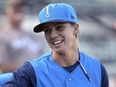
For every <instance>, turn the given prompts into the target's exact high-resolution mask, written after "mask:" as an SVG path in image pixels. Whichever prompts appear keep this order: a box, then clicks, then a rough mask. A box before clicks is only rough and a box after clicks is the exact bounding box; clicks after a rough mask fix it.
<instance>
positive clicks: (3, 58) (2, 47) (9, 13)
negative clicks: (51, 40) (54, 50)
mask: <svg viewBox="0 0 116 87" xmlns="http://www.w3.org/2000/svg"><path fill="white" fill-rule="evenodd" d="M27 5H28V3H24V2H23V1H22V0H8V2H7V4H6V9H5V15H6V23H5V24H4V25H3V26H2V28H1V29H0V71H1V73H7V72H12V71H14V70H15V69H16V68H17V67H19V66H20V65H22V64H23V63H24V62H25V61H27V60H31V59H33V58H34V57H37V56H39V55H41V54H43V53H44V50H43V49H42V46H43V45H42V44H41V43H40V41H41V37H39V38H37V37H36V36H35V35H33V34H32V33H30V32H27V31H26V30H24V29H23V28H22V22H23V19H24V17H25V11H26V10H27ZM41 42H42V41H41Z"/></svg>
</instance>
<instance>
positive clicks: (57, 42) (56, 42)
mask: <svg viewBox="0 0 116 87" xmlns="http://www.w3.org/2000/svg"><path fill="white" fill-rule="evenodd" d="M61 42H62V41H55V42H53V44H54V45H56V44H59V43H61Z"/></svg>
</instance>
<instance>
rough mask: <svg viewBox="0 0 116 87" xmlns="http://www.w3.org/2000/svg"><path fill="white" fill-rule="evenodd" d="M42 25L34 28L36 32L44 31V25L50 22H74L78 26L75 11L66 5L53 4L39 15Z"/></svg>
mask: <svg viewBox="0 0 116 87" xmlns="http://www.w3.org/2000/svg"><path fill="white" fill-rule="evenodd" d="M39 21H40V24H38V25H36V26H35V27H34V32H36V33H37V32H41V31H43V25H44V24H45V23H48V22H72V23H76V24H78V18H77V14H76V11H75V9H74V8H73V7H72V6H71V5H69V4H65V3H53V4H49V5H47V6H46V7H44V8H43V9H42V10H41V11H40V13H39Z"/></svg>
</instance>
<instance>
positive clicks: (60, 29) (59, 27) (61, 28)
mask: <svg viewBox="0 0 116 87" xmlns="http://www.w3.org/2000/svg"><path fill="white" fill-rule="evenodd" d="M56 29H57V30H58V31H62V30H63V29H64V26H57V27H56Z"/></svg>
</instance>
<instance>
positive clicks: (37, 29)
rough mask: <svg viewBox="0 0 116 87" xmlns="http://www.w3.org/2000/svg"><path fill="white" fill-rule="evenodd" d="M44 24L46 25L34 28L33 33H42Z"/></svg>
mask: <svg viewBox="0 0 116 87" xmlns="http://www.w3.org/2000/svg"><path fill="white" fill-rule="evenodd" d="M43 24H44V23H42V24H38V25H36V26H35V27H34V29H33V31H34V32H35V33H39V32H42V31H43Z"/></svg>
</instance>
